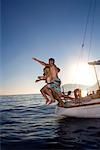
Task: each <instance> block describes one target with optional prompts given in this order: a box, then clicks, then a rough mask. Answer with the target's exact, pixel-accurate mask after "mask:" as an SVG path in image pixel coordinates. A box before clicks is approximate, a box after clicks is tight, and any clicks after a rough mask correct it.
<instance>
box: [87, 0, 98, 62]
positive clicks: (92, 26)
mask: <svg viewBox="0 0 100 150" xmlns="http://www.w3.org/2000/svg"><path fill="white" fill-rule="evenodd" d="M93 6H94V7H93V12H92V16H93V17H92V23H91V31H90V44H89V51H88V59H87V61H89V57H90V51H91V46H92V40H93V31H94V19H95V10H96V0H94V5H93Z"/></svg>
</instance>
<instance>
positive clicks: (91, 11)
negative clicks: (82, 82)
mask: <svg viewBox="0 0 100 150" xmlns="http://www.w3.org/2000/svg"><path fill="white" fill-rule="evenodd" d="M92 5H93V6H92ZM95 8H96V0H90V3H89V8H88V13H87V17H86V24H85V29H84V33H83V39H82V44H81V50H80V54H79V58H78V62H77V64H76V69H75V72H77V70H78V69H79V64H80V63H81V61H82V55H83V52H84V46H85V41H86V36H87V29H88V25H89V21H90V17H91V16H92V23H91V31H90V42H89V50H88V60H89V56H90V50H91V45H92V36H93V27H94V18H95ZM88 60H87V61H88ZM77 86H79V85H78V84H77Z"/></svg>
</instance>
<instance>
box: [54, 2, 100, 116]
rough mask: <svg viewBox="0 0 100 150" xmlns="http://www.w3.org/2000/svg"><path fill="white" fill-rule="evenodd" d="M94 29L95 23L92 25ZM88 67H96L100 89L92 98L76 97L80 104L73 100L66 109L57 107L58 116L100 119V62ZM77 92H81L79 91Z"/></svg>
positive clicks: (90, 63)
mask: <svg viewBox="0 0 100 150" xmlns="http://www.w3.org/2000/svg"><path fill="white" fill-rule="evenodd" d="M91 6H92V5H90V7H91ZM90 9H91V8H89V11H90ZM89 13H90V12H88V16H87V22H86V28H85V33H84V36H83V43H82V49H83V47H84V40H85V36H86V30H87V24H88V20H89ZM93 21H94V16H93ZM92 28H93V23H92ZM91 33H92V32H91ZM91 39H92V34H91ZM90 44H91V40H90ZM90 47H91V45H90ZM89 51H90V49H89ZM88 65H92V66H93V67H94V71H95V76H96V80H97V85H98V89H97V90H96V93H95V94H93V95H91V96H90V97H89V96H86V97H83V98H81V97H79V98H77V97H76V98H75V101H77V102H78V103H73V102H72V101H71V100H68V101H67V105H65V106H64V107H60V106H58V105H57V106H56V109H55V113H56V114H57V115H59V116H66V117H77V118H100V84H99V80H98V76H97V72H96V65H100V60H97V61H92V62H88ZM77 92H79V91H78V90H77Z"/></svg>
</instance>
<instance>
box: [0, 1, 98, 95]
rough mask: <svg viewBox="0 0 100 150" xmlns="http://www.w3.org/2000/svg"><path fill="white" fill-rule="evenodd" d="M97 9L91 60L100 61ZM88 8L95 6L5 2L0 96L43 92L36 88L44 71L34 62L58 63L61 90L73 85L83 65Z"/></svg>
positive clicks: (84, 2) (3, 7) (65, 2)
mask: <svg viewBox="0 0 100 150" xmlns="http://www.w3.org/2000/svg"><path fill="white" fill-rule="evenodd" d="M92 1H93V3H94V0H92ZM96 3H97V4H96V11H95V20H94V21H95V22H94V31H93V41H92V47H91V53H90V60H97V59H100V40H99V39H100V1H99V0H96ZM89 4H90V0H1V8H2V9H1V10H2V11H1V15H2V18H1V25H2V34H1V35H2V40H1V42H2V44H1V45H2V53H1V55H2V59H1V60H2V81H1V83H2V84H1V88H0V89H1V93H0V94H18V93H19V94H20V93H37V92H39V90H40V88H41V87H42V86H43V85H44V84H43V83H38V84H35V83H34V80H35V79H36V76H37V75H40V74H42V66H40V65H39V64H37V63H35V62H33V61H32V57H33V56H34V57H37V58H39V59H41V60H44V61H48V58H50V57H53V58H55V60H56V64H57V65H58V66H59V67H60V68H61V72H60V78H61V80H62V84H65V83H70V82H71V81H72V78H73V75H72V74H71V66H72V65H73V64H76V63H77V61H78V56H79V53H80V50H81V44H82V38H83V33H84V28H85V24H86V17H87V12H88V9H89ZM92 9H93V8H92ZM91 20H92V17H90V20H89V24H88V30H87V35H86V43H85V47H84V53H85V57H87V55H88V49H89V41H90V40H89V38H90V27H91V26H90V25H91ZM0 63H1V62H0ZM98 70H99V69H98Z"/></svg>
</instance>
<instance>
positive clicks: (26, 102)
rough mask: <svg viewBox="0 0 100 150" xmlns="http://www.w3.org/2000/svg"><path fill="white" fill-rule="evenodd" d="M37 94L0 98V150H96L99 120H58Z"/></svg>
mask: <svg viewBox="0 0 100 150" xmlns="http://www.w3.org/2000/svg"><path fill="white" fill-rule="evenodd" d="M55 105H56V104H52V105H49V106H46V105H45V100H44V98H43V97H42V96H41V95H36V94H34V95H15V96H1V97H0V114H1V117H0V133H1V134H0V136H1V137H0V139H1V140H0V141H1V143H0V145H1V150H42V149H43V150H56V149H57V150H100V119H76V118H65V117H59V116H57V115H56V114H55Z"/></svg>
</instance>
